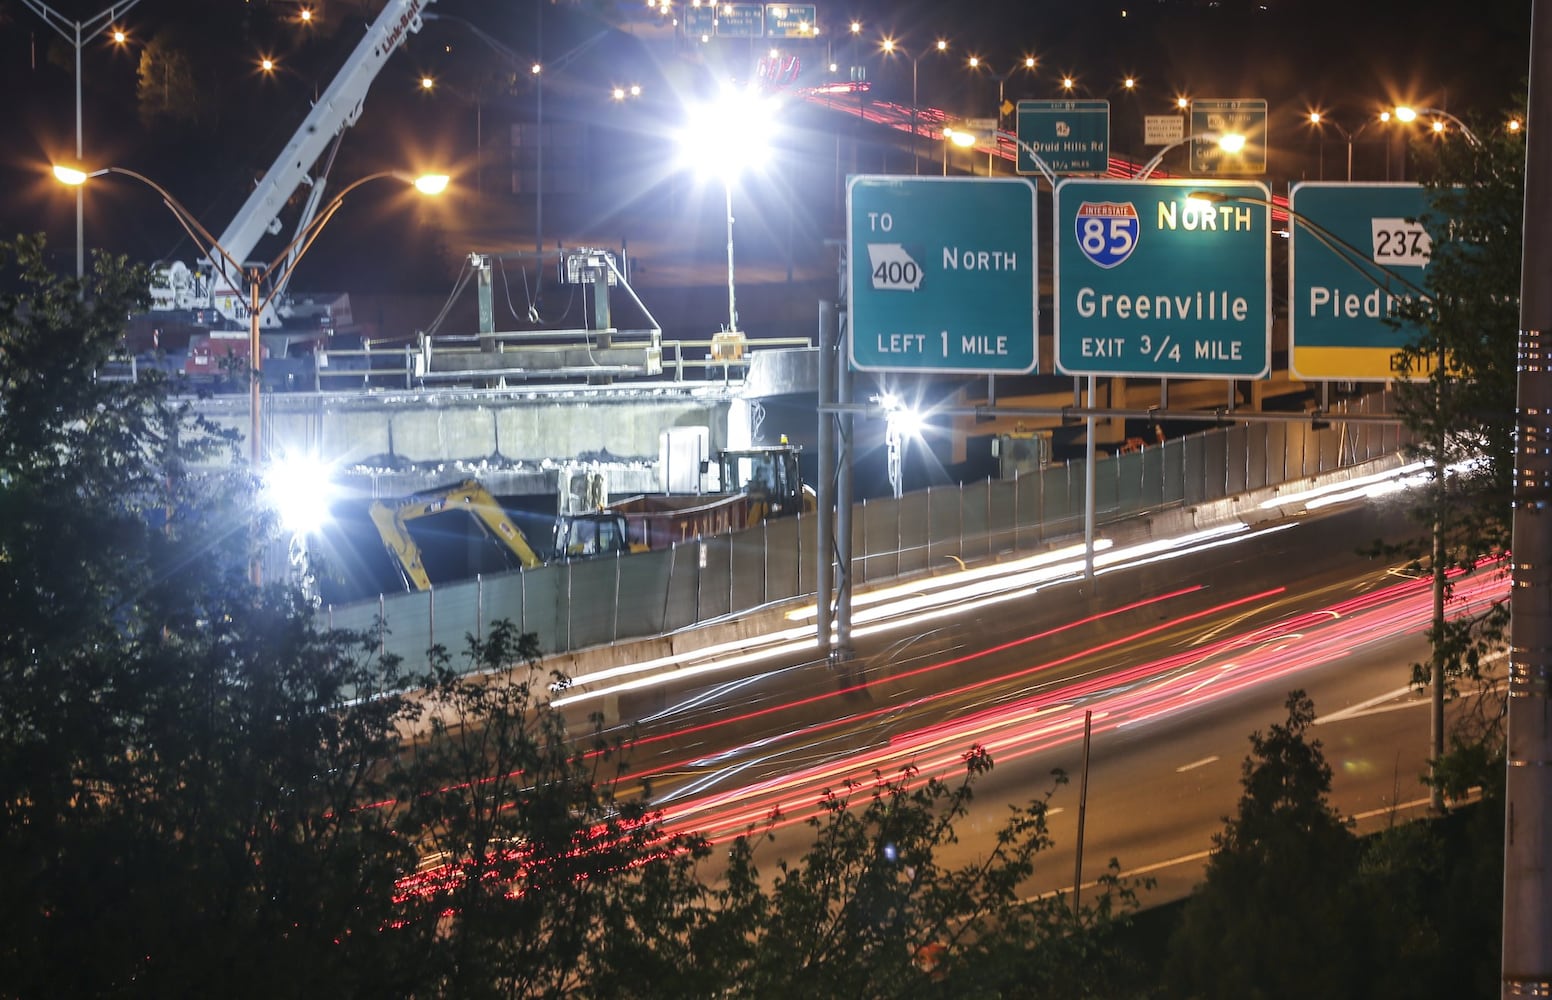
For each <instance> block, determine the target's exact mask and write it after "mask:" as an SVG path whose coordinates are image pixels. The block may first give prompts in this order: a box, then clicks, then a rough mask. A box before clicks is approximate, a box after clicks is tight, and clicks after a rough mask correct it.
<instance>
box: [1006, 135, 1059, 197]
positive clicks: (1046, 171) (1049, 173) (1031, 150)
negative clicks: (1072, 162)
mask: <svg viewBox="0 0 1552 1000" xmlns="http://www.w3.org/2000/svg"><path fill="white" fill-rule="evenodd" d="M1003 134H1004V135H1007V134H1008V133H1006V132H1004V133H1003ZM1012 138H1013V143H1014V145H1016V146H1017V147H1018V148H1019V149H1020V150H1022V151H1023V152H1024V153H1025V155H1027V156H1028V157H1029V158H1030V159H1031V160H1034V161H1035V168H1036V169H1037V170H1039V171H1040V176H1041V177H1044V178H1045V181H1046V183H1047V184H1049V185H1051V190H1052V191H1055V190H1056V171H1054V170H1052V169H1051V165H1050V164H1049V163H1047V162H1045V160H1044V159H1043V158H1042V157H1041V156H1040V154H1039V153H1037V152H1035V147H1034V146H1032V145H1030V144H1029V143H1027V142H1020V141H1019V138H1018V136H1016V135H1015V136H1013V137H1012Z"/></svg>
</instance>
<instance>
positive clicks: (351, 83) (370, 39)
mask: <svg viewBox="0 0 1552 1000" xmlns="http://www.w3.org/2000/svg"><path fill="white" fill-rule="evenodd" d="M434 2H435V0H389V2H388V4H387V5H386V6H385V7H383V10H382V13H380V14H378V15H377V20H376V21H374V22H373V23H372V26H371V27H369V28H368V29H367V31H366V34H365V35H364V36H363V37H362V39H361V41H360V43H359V44H357V45H356V48H355V50H354V51H353V52H352V53H351V54H350V58H349V59H347V60H346V61H345V65H344V67H342V68H341V69H340V71H339V73H338V74H336V75H335V77H334V79H333V81H332V82H330V84H329V88H328V89H327V90H325V91H324V92H323V96H321V97H319V98H318V100H317V102H316V103H314V104H313V108H312V111H310V112H309V113H308V115H307V118H306V119H305V120H304V121H303V122H302V124H301V125H300V126H299V127H298V128H297V130H296V132H295V133H293V134H292V136H291V141H290V142H288V143H286V147H285V149H283V150H281V152H280V155H279V156H278V157H276V158H275V162H274V163H273V164H271V165H270V168H269V170H267V171H265V173H264V177H263V179H262V180H260V181H259V184H258V187H256V188H254V189H253V193H252V194H250V195H249V196H248V200H247V201H246V202H244V203H243V207H242V208H241V209H240V210H239V211H238V213H237V215H236V216H235V217H233V219H232V222H231V224H230V225H229V226H227V227H226V231H225V232H223V233H222V234H221V238H220V241H221V245H222V246H223V247H225V248H226V252H227V253H229V254H230V255H231V256H232V258H233V259H234V260H237V261H239V262H246V261H247V259H248V256H249V254H251V253H252V252H253V248H254V247H256V246H257V245H258V243H259V240H260V239H262V238H263V237H264V234H265V233H267V232H274V231H276V228H277V226H276V223H277V217H278V216H279V214H280V210H281V208H282V207H284V205H285V203H286V202H287V201H288V200H289V199H290V197H291V195H292V194H293V193H295V191H296V189H297V188H298V187H299V186H301V184H302V183H303V182H304V181H307V180H308V171H310V170H312V168H313V164H315V163H317V162H318V158H319V157H320V156H322V155H323V152H324V150H325V149H327V148H328V145H329V142H330V141H331V140H333V138H334V137H335V136H336V135H338V134H339V132H340V131H341V130H343V129H347V128H349V127H350V126H352V125H354V124H355V123H356V119H357V118H359V117H360V116H361V105H362V103H363V102H364V101H365V100H366V92H367V90H369V89H370V88H371V86H372V81H373V80H375V79H377V74H378V72H379V71H380V70H381V69H382V68H383V64H384V63H386V62H387V61H388V57H389V56H391V55H393V53H394V50H395V49H397V48H398V47H399V45H400V43H402V42H403V41H404V39H405V38H406V37H408V36H409V35H411V34H413V33H414V32H417V31H419V30H420V27H421V17H420V15H421V11H422V10H423V9H424V8H426V7H427V6H429V5H430V4H432V3H434Z"/></svg>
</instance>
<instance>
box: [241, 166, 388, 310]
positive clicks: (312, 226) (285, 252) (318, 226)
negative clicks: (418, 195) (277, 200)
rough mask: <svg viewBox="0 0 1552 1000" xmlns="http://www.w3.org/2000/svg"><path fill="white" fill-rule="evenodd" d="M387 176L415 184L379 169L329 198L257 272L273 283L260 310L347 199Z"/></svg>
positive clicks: (275, 293) (279, 288)
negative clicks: (278, 272)
mask: <svg viewBox="0 0 1552 1000" xmlns="http://www.w3.org/2000/svg"><path fill="white" fill-rule="evenodd" d="M384 177H398V178H400V179H401V180H406V181H410V182H413V178H409V177H406V176H405V175H404V174H401V173H400V172H399V171H397V170H380V171H378V172H377V173H375V174H367V175H366V176H365V177H358V178H356V179H355V180H353V181H351V182H350V183H349V184H347V185H345V186H344V187H343V188H341V189H340V191H339V193H338V194H336V195H335V196H334V197H333V198H332V199H330V201H329V203H328V204H327V205H325V206H324V207H323V208H322V209H321V210H319V212H318V214H317V215H315V216H314V217H313V219H312V221H310V222H309V223H308V224H307V225H306V226H304V227H303V228H302V229H301V230H300V231H298V232H297V234H296V236H295V237H294V238H293V239H292V240H291V242H290V243H287V244H286V245H285V246H284V247H282V248H281V250H280V252H279V253H278V254H276V255H275V259H274V260H272V261H270V262H269V263H268V264H266V265H265V266H264V267H263V268H261V269H259V270H258V278H259V281H260V282H266V283H269V284H270V290H269V293H268V294H267V295H265V296H264V298H263V300H262V301H261V302H260V303H259V308H260V309H261V310H262V309H268V308H269V305H270V303H271V302H273V301H274V299H275V296H276V295H277V294H279V293H280V291H281V290H282V289H283V288H285V286H286V285H287V284H288V283H289V282H290V279H291V272H292V271H293V270H294V269H295V268H296V265H297V264H298V263H300V262H301V260H302V255H303V254H305V253H307V251H308V250H309V249H310V248H311V247H312V245H313V241H314V240H316V239H317V238H318V235H319V234H320V233H322V232H323V227H324V226H326V225H328V224H329V220H330V219H332V218H334V214H335V213H336V212H338V211H339V210H340V206H341V205H343V204H344V203H345V196H346V195H348V194H350V192H352V191H354V190H355V189H356V188H358V187H360V186H361V185H363V184H365V183H367V182H368V181H375V180H381V179H382V178H384ZM228 260H230V258H228ZM282 264H284V265H285V268H284V270H283V272H282V274H281V278H280V279H279V280H277V281H274V282H270V277H271V276H272V275H274V274H275V273H276V271H277V270H280V268H281V265H282Z"/></svg>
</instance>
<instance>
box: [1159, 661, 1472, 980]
mask: <svg viewBox="0 0 1552 1000" xmlns="http://www.w3.org/2000/svg"><path fill="white" fill-rule="evenodd" d="M1286 707H1287V711H1288V716H1287V720H1286V722H1284V723H1282V724H1280V725H1273V726H1272V727H1270V729H1268V730H1267V731H1266V732H1265V733H1264V734H1263V733H1261V732H1256V733H1255V734H1253V735H1252V736H1251V738H1250V741H1251V754H1250V756H1249V757H1247V758H1246V759H1245V761H1244V764H1243V767H1242V779H1241V780H1242V785H1243V788H1244V793H1243V794H1242V795H1241V797H1240V800H1239V807H1238V811H1237V812H1236V814H1235V815H1234V816H1233V817H1231V818H1227V819H1226V820H1225V827H1224V830H1223V831H1222V832H1221V833H1219V834H1217V835H1216V836H1215V837H1214V838H1213V847H1214V851H1213V855H1212V858H1211V860H1210V861H1209V862H1208V866H1207V877H1206V880H1205V881H1204V882H1203V883H1202V884H1201V885H1199V886H1198V887H1197V889H1196V891H1195V892H1194V893H1193V894H1192V896H1191V898H1190V899H1189V900H1188V901H1187V903H1186V905H1185V908H1184V910H1183V914H1182V918H1181V921H1180V924H1179V926H1178V928H1177V930H1176V932H1175V934H1174V937H1173V939H1172V940H1171V943H1170V961H1169V967H1168V969H1167V970H1166V972H1167V979H1168V982H1169V984H1170V987H1171V989H1172V991H1173V993H1174V995H1178V996H1189V997H1203V998H1211V997H1224V998H1228V997H1235V998H1244V997H1256V998H1268V1000H1271V998H1279V997H1288V998H1294V997H1310V996H1321V997H1370V996H1398V997H1399V996H1406V997H1459V996H1488V995H1492V993H1493V987H1494V985H1495V983H1496V956H1497V954H1498V922H1497V908H1498V892H1499V887H1500V886H1501V881H1502V868H1501V863H1500V861H1499V858H1500V852H1499V848H1500V847H1501V845H1502V834H1503V828H1502V825H1501V823H1500V822H1498V820H1499V819H1500V818H1501V816H1502V810H1501V809H1492V808H1487V809H1483V810H1480V811H1479V812H1478V813H1475V814H1472V815H1470V816H1466V817H1460V816H1457V817H1451V818H1450V819H1449V820H1448V821H1447V822H1445V821H1435V822H1427V823H1412V824H1398V825H1395V826H1392V827H1390V828H1389V829H1387V830H1385V831H1383V832H1382V833H1380V834H1379V835H1377V836H1374V837H1370V838H1367V839H1362V840H1361V839H1359V838H1358V837H1357V836H1355V835H1354V833H1353V832H1352V829H1351V823H1350V821H1348V820H1345V819H1344V818H1343V817H1342V816H1341V815H1340V814H1339V813H1338V812H1337V811H1336V810H1335V809H1334V808H1333V807H1332V805H1331V803H1330V801H1329V795H1330V791H1331V767H1330V765H1329V764H1328V763H1327V762H1326V760H1325V754H1324V751H1323V749H1322V747H1321V743H1320V741H1318V740H1312V739H1310V729H1311V727H1312V726H1313V725H1314V722H1315V708H1314V704H1313V702H1311V701H1310V699H1309V697H1308V696H1307V695H1306V694H1305V693H1304V692H1302V691H1294V692H1291V693H1290V694H1289V696H1288V700H1287V704H1286Z"/></svg>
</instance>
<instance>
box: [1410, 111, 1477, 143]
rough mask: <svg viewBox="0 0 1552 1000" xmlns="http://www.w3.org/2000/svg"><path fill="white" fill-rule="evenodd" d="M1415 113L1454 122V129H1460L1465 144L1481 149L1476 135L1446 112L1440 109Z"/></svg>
mask: <svg viewBox="0 0 1552 1000" xmlns="http://www.w3.org/2000/svg"><path fill="white" fill-rule="evenodd" d="M1417 113H1418V114H1420V115H1438V116H1439V117H1440V118H1443V119H1446V120H1448V121H1451V122H1454V123H1455V127H1456V128H1458V129H1460V134H1461V135H1463V136H1465V138H1466V141H1467V142H1469V143H1471V145H1473V146H1475V147H1476V148H1478V149H1481V148H1482V140H1481V139H1478V138H1477V134H1476V133H1475V132H1473V131H1471V129H1470V128H1469V127H1467V125H1466V123H1465V122H1463V121H1461V120H1460V119H1459V118H1457V117H1455V116H1454V115H1452V114H1450V113H1449V112H1448V111H1444V110H1442V109H1440V108H1418V109H1417Z"/></svg>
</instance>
